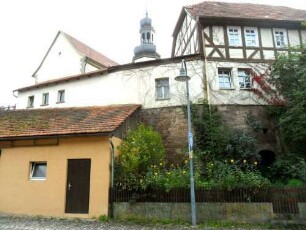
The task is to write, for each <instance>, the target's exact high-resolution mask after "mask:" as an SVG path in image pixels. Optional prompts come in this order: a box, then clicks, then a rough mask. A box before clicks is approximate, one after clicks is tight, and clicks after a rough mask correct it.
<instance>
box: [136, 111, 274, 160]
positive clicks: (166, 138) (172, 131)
mask: <svg viewBox="0 0 306 230" xmlns="http://www.w3.org/2000/svg"><path fill="white" fill-rule="evenodd" d="M218 111H219V112H220V115H221V119H222V121H223V122H224V124H225V125H227V126H228V127H230V128H237V129H245V128H248V126H247V125H246V124H245V118H246V116H247V114H248V113H249V112H251V113H252V115H253V116H254V117H255V118H256V119H258V120H260V121H262V123H263V127H265V128H267V132H266V133H264V132H263V131H260V132H257V133H255V136H256V138H257V145H256V148H257V151H260V150H271V151H273V152H275V150H276V139H275V131H274V130H275V125H274V123H273V121H272V120H271V119H270V118H269V117H268V116H267V114H266V112H265V107H264V106H252V105H251V106H242V105H218ZM140 120H141V122H143V123H145V124H149V125H151V126H153V127H154V129H155V130H156V131H158V132H159V133H160V134H161V136H162V138H163V143H164V145H165V148H166V151H167V158H168V159H169V160H172V161H174V162H176V161H177V160H178V159H177V154H179V153H186V149H187V119H186V117H185V114H184V111H183V109H182V107H164V108H154V109H142V110H141V112H140Z"/></svg>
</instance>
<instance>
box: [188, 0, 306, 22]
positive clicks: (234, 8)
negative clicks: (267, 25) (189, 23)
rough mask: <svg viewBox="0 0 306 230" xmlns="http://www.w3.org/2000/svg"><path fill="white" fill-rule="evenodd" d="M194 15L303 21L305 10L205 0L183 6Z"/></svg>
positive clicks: (305, 14) (305, 16)
mask: <svg viewBox="0 0 306 230" xmlns="http://www.w3.org/2000/svg"><path fill="white" fill-rule="evenodd" d="M185 8H186V10H187V11H188V12H189V13H190V14H191V15H193V16H194V17H195V16H200V17H216V18H222V17H225V18H243V19H270V20H288V21H305V20H306V11H305V10H299V9H294V8H290V7H285V6H271V5H261V4H252V3H228V2H213V1H205V2H202V3H199V4H195V5H192V6H187V7H185Z"/></svg>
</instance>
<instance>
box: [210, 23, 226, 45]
mask: <svg viewBox="0 0 306 230" xmlns="http://www.w3.org/2000/svg"><path fill="white" fill-rule="evenodd" d="M212 33H213V41H214V43H215V45H224V44H225V41H224V39H225V38H224V31H223V27H222V26H213V27H212Z"/></svg>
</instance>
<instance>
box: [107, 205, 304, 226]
mask: <svg viewBox="0 0 306 230" xmlns="http://www.w3.org/2000/svg"><path fill="white" fill-rule="evenodd" d="M299 206H300V207H301V208H302V211H300V213H299V214H290V215H288V214H287V215H280V214H275V213H274V212H273V205H272V203H196V217H197V221H198V222H204V221H207V220H211V221H225V222H228V221H229V222H235V223H284V224H286V223H290V224H305V223H306V215H305V203H299ZM113 208H114V209H113V211H114V212H113V214H114V218H120V219H129V218H139V219H153V220H154V219H162V220H165V219H169V220H182V221H190V219H191V218H190V212H191V211H190V203H141V202H137V203H129V202H116V203H114V206H113Z"/></svg>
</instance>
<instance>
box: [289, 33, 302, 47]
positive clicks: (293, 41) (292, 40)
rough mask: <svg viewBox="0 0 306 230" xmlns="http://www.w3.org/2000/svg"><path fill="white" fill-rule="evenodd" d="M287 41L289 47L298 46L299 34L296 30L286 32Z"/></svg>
mask: <svg viewBox="0 0 306 230" xmlns="http://www.w3.org/2000/svg"><path fill="white" fill-rule="evenodd" d="M288 39H289V44H290V46H291V47H295V46H300V38H299V32H298V31H297V30H288Z"/></svg>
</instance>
